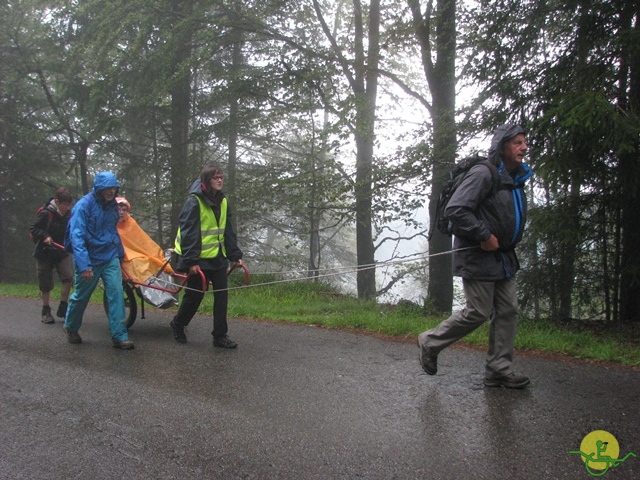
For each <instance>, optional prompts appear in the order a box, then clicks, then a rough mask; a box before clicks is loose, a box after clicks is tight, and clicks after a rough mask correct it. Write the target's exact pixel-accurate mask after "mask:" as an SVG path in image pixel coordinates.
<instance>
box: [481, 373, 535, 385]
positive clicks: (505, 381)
mask: <svg viewBox="0 0 640 480" xmlns="http://www.w3.org/2000/svg"><path fill="white" fill-rule="evenodd" d="M527 385H529V378H528V377H525V376H524V375H516V374H515V373H510V374H508V375H495V374H493V375H487V376H485V377H484V386H485V387H505V388H524V387H526V386H527Z"/></svg>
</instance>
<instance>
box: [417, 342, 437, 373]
mask: <svg viewBox="0 0 640 480" xmlns="http://www.w3.org/2000/svg"><path fill="white" fill-rule="evenodd" d="M418 346H419V347H420V365H422V369H423V370H424V371H425V372H426V373H427V375H435V374H436V373H438V354H437V353H434V352H433V351H432V350H431V349H430V348H428V347H426V346H425V345H424V344H423V343H422V341H421V339H420V335H418Z"/></svg>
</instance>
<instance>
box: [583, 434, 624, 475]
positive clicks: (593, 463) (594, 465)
mask: <svg viewBox="0 0 640 480" xmlns="http://www.w3.org/2000/svg"><path fill="white" fill-rule="evenodd" d="M580 451H581V452H583V453H584V454H585V455H587V456H588V457H590V458H591V460H587V457H585V456H583V457H582V461H583V462H585V463H586V462H587V461H589V465H588V467H589V468H590V469H591V470H607V469H608V468H609V463H608V462H607V461H601V462H599V461H598V459H599V458H604V457H607V458H608V459H611V460H617V459H618V455H620V445H619V444H618V440H616V437H614V436H613V435H611V434H610V433H609V432H605V431H604V430H594V431H593V432H591V433H589V434H587V436H586V437H584V438H583V439H582V443H581V444H580Z"/></svg>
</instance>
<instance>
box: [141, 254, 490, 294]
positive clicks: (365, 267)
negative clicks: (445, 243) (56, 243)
mask: <svg viewBox="0 0 640 480" xmlns="http://www.w3.org/2000/svg"><path fill="white" fill-rule="evenodd" d="M473 248H478V247H465V248H458V249H455V250H447V251H446V252H441V253H434V254H432V255H430V254H424V253H416V254H414V255H410V256H409V257H418V258H413V259H410V258H407V259H403V260H388V261H386V262H379V263H372V264H367V265H360V266H350V267H338V268H330V269H329V268H327V269H324V270H318V271H327V270H334V271H335V270H340V269H348V270H343V271H341V272H334V273H327V274H323V275H316V276H313V277H295V278H287V279H282V280H274V281H271V282H263V283H252V284H250V285H239V286H237V287H228V288H219V289H215V290H207V291H205V292H203V291H202V290H200V289H198V288H190V287H187V286H186V285H185V286H183V287H182V289H184V290H192V291H194V292H199V293H214V292H223V291H225V290H226V291H231V290H240V289H245V288H252V287H263V286H268V285H276V284H279V283H290V282H300V281H303V280H316V279H319V278H326V277H332V276H335V275H345V274H349V273H357V272H360V271H365V270H371V269H373V268H377V267H383V266H388V265H396V264H403V263H409V262H410V261H411V262H413V261H415V260H418V259H420V258H422V259H429V258H432V257H438V256H442V255H450V254H452V253H454V252H461V251H464V250H470V249H473ZM306 272H307V270H304V271H299V272H294V273H296V274H302V273H306ZM276 273H282V272H273V273H272V274H276ZM265 274H266V273H263V272H260V273H259V275H265ZM165 283H166V284H167V285H171V286H173V287H177V288H180V286H181V285H179V284H177V283H172V282H168V281H167V282H165ZM143 286H144V285H143Z"/></svg>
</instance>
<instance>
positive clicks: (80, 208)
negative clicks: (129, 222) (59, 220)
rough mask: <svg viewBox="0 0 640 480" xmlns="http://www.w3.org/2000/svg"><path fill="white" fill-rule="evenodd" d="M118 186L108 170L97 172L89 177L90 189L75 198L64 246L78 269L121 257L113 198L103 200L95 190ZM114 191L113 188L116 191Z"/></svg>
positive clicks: (116, 210)
mask: <svg viewBox="0 0 640 480" xmlns="http://www.w3.org/2000/svg"><path fill="white" fill-rule="evenodd" d="M111 187H116V188H117V189H119V188H120V184H119V183H118V180H117V179H116V176H115V175H114V174H113V173H111V172H100V173H98V174H97V175H96V178H95V179H94V181H93V190H92V191H91V192H89V193H87V194H86V195H85V196H84V197H82V198H81V199H80V200H78V203H76V205H75V206H74V207H73V210H72V211H71V218H70V219H69V223H68V224H67V232H66V235H65V239H64V246H65V249H66V250H67V251H68V252H71V253H73V256H74V258H73V261H74V263H75V267H76V269H77V270H78V271H80V272H84V271H86V270H89V269H91V268H92V267H94V266H98V265H102V264H105V263H107V262H109V261H111V260H113V259H114V258H119V259H121V260H122V258H124V248H123V247H122V242H121V241H120V235H118V228H117V225H118V219H119V214H118V204H117V203H116V200H115V198H114V199H113V200H111V201H109V202H107V201H105V199H104V197H102V196H101V195H100V194H99V192H100V191H101V190H104V189H106V188H111ZM116 194H117V191H116Z"/></svg>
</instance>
